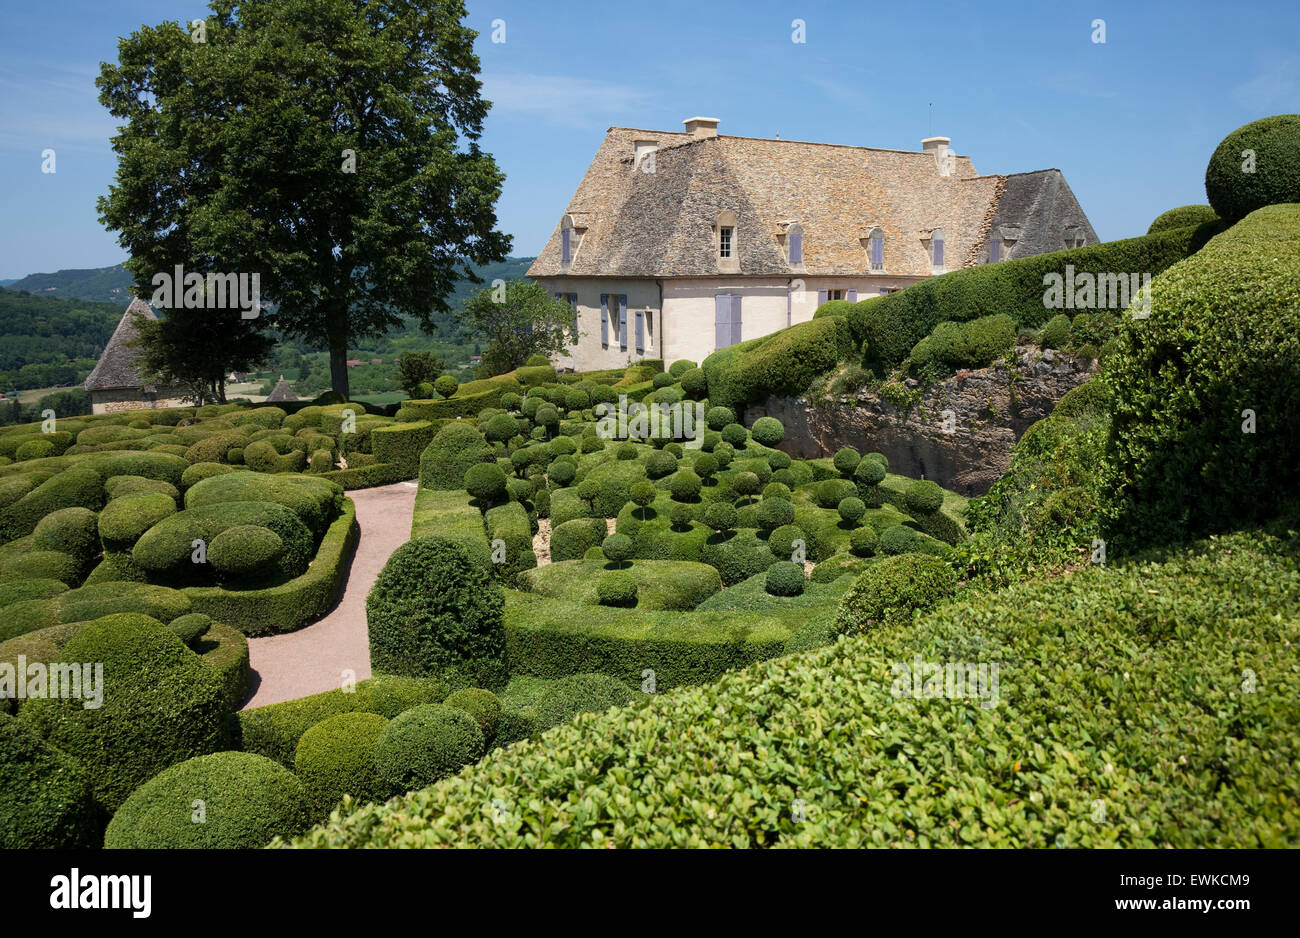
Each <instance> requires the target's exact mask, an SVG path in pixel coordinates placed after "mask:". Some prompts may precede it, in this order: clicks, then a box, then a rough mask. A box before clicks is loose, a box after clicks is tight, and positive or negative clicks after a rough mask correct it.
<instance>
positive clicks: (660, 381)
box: [650, 371, 674, 390]
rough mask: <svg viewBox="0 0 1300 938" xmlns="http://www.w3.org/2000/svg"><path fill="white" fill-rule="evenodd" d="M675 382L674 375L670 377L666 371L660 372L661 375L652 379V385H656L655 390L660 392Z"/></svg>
mask: <svg viewBox="0 0 1300 938" xmlns="http://www.w3.org/2000/svg"><path fill="white" fill-rule="evenodd" d="M673 380H674V379H673V376H672V375H670V374H669V373H668V372H666V371H661V372H659V374H657V375H655V376H654V377H653V378H652V379H650V383H651V384H652V385H654V387H655V390H658V389H659V388H666V387H668V386H669V385H670V384H672V383H673Z"/></svg>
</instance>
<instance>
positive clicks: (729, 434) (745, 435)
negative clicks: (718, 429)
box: [722, 423, 749, 449]
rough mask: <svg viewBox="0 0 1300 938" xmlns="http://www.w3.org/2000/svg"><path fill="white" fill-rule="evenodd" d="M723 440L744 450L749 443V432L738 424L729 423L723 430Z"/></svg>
mask: <svg viewBox="0 0 1300 938" xmlns="http://www.w3.org/2000/svg"><path fill="white" fill-rule="evenodd" d="M722 439H723V441H724V442H727V443H730V444H731V445H732V446H734V447H735V448H736V449H744V448H745V446H746V444H748V442H749V431H748V430H746V429H745V428H744V426H742V425H741V424H738V423H729V424H727V425H726V426H725V427H723V428H722Z"/></svg>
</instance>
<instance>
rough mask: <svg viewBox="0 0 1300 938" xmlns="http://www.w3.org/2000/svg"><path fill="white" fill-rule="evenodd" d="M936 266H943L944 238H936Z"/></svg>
mask: <svg viewBox="0 0 1300 938" xmlns="http://www.w3.org/2000/svg"><path fill="white" fill-rule="evenodd" d="M934 266H935V267H942V266H943V238H935V239H934Z"/></svg>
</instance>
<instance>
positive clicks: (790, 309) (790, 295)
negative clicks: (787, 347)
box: [785, 287, 794, 326]
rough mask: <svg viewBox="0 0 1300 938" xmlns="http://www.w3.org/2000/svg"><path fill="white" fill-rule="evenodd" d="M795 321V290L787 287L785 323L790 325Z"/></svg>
mask: <svg viewBox="0 0 1300 938" xmlns="http://www.w3.org/2000/svg"><path fill="white" fill-rule="evenodd" d="M793 323H794V290H792V289H790V288H789V287H786V290H785V324H786V325H787V326H790V325H792V324H793Z"/></svg>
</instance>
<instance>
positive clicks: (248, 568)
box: [208, 524, 284, 576]
mask: <svg viewBox="0 0 1300 938" xmlns="http://www.w3.org/2000/svg"><path fill="white" fill-rule="evenodd" d="M283 553H284V541H282V540H281V539H280V535H278V534H276V533H275V532H274V531H272V530H271V529H270V528H264V527H261V526H260V525H256V524H237V525H235V526H234V527H233V528H226V530H224V531H222V532H221V533H220V534H218V535H217V536H216V537H214V538H213V539H212V540H211V542H209V544H208V563H210V564H212V566H213V567H215V568H216V569H217V570H218V571H219V572H221V573H224V574H227V575H228V576H243V575H246V574H249V573H257V572H259V571H264V570H267V569H269V568H271V567H273V566H274V565H275V563H276V561H278V560H279V559H280V557H281V555H282V554H283Z"/></svg>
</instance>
